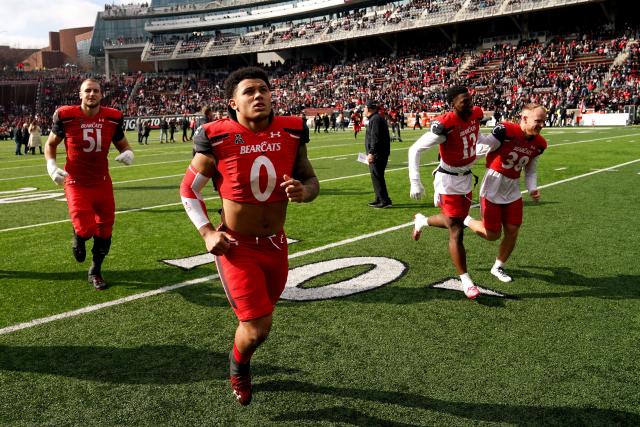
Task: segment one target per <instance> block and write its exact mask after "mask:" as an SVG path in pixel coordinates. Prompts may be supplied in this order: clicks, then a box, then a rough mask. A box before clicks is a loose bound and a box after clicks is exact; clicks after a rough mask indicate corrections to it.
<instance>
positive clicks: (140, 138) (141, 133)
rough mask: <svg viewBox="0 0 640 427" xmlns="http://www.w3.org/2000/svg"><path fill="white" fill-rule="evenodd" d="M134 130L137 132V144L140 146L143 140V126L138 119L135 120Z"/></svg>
mask: <svg viewBox="0 0 640 427" xmlns="http://www.w3.org/2000/svg"><path fill="white" fill-rule="evenodd" d="M136 129H137V130H138V144H140V145H142V138H144V125H143V123H142V119H141V118H140V117H138V118H137V119H136Z"/></svg>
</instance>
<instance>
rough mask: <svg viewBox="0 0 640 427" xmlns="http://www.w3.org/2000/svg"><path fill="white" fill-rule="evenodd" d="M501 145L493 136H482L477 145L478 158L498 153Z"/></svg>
mask: <svg viewBox="0 0 640 427" xmlns="http://www.w3.org/2000/svg"><path fill="white" fill-rule="evenodd" d="M501 145H502V143H501V142H500V141H499V140H498V139H496V137H495V136H493V134H490V135H480V140H479V141H478V144H477V145H476V156H485V155H487V154H489V153H491V152H492V151H496V150H497V149H498V148H500V146H501Z"/></svg>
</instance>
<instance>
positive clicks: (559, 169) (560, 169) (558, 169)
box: [554, 166, 567, 171]
mask: <svg viewBox="0 0 640 427" xmlns="http://www.w3.org/2000/svg"><path fill="white" fill-rule="evenodd" d="M566 169H567V167H566V166H565V167H563V168H556V169H554V170H556V171H563V170H566Z"/></svg>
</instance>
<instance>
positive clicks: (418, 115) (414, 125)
mask: <svg viewBox="0 0 640 427" xmlns="http://www.w3.org/2000/svg"><path fill="white" fill-rule="evenodd" d="M420 120H422V117H421V115H420V111H416V119H415V122H413V130H416V126H417V127H419V128H420V130H422V123H420Z"/></svg>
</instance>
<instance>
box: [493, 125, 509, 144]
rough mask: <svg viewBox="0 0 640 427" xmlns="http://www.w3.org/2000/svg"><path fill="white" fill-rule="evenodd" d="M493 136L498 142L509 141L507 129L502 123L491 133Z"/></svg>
mask: <svg viewBox="0 0 640 427" xmlns="http://www.w3.org/2000/svg"><path fill="white" fill-rule="evenodd" d="M491 134H492V135H493V136H494V138H495V139H497V140H498V141H500V142H504V140H505V139H507V128H506V127H505V126H504V125H503V124H502V123H498V125H497V126H496V127H494V128H493V130H492V131H491Z"/></svg>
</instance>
